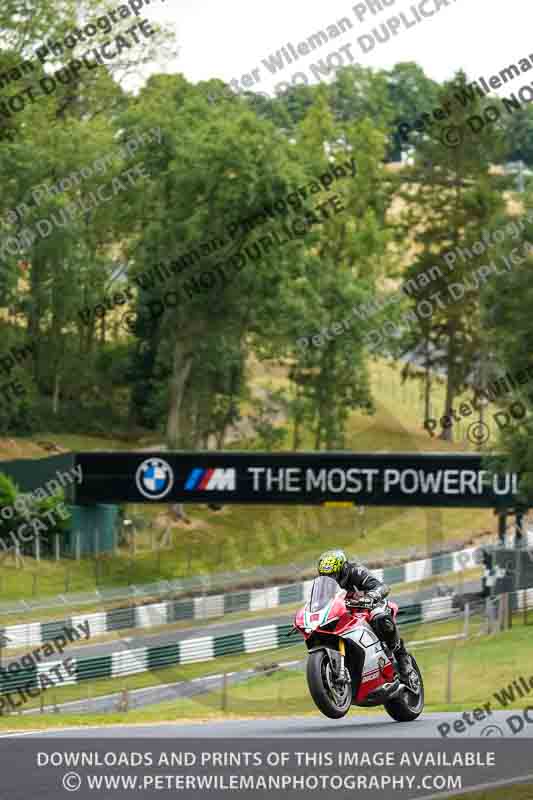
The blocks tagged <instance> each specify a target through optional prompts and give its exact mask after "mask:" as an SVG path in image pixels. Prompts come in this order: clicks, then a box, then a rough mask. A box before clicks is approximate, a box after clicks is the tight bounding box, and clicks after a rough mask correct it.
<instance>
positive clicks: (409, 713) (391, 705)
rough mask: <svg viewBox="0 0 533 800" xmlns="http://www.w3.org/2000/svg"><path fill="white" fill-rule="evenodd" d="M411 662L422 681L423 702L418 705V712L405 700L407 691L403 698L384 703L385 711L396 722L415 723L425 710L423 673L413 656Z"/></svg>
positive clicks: (404, 692) (403, 693)
mask: <svg viewBox="0 0 533 800" xmlns="http://www.w3.org/2000/svg"><path fill="white" fill-rule="evenodd" d="M411 662H412V664H413V667H414V669H415V670H416V672H417V674H418V678H419V680H420V693H421V695H422V699H421V702H419V703H418V704H417V709H418V710H416V711H415V710H413V709H412V708H410V707H409V704H408V703H407V701H406V700H405V697H406V695H407V691H406V690H404V691H403V692H402V697H401V698H397V699H395V700H389V702H388V703H384V706H385V711H386V712H387V714H388V715H389V716H390V717H392V718H393V719H394V720H396V722H413V720H415V719H417V718H418V717H419V716H420V714H421V713H422V711H423V710H424V681H423V679H422V673H421V672H420V669H419V668H418V664H417V663H416V661H415V659H414V658H413V656H411Z"/></svg>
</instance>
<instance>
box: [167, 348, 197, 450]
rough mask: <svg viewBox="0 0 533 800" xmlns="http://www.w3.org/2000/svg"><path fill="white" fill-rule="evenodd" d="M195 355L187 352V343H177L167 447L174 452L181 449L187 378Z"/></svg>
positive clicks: (171, 388) (168, 418) (171, 381)
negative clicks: (183, 404) (182, 414)
mask: <svg viewBox="0 0 533 800" xmlns="http://www.w3.org/2000/svg"><path fill="white" fill-rule="evenodd" d="M192 359H193V355H192V353H190V352H187V347H186V345H185V343H184V342H183V341H181V340H178V341H176V344H175V347H174V363H173V367H172V378H171V380H170V396H169V409H168V417H167V445H168V447H169V449H171V450H173V449H176V448H178V447H179V445H180V439H181V426H180V419H181V405H182V402H183V396H184V393H185V385H186V383H187V378H188V377H189V374H190V372H191V367H192Z"/></svg>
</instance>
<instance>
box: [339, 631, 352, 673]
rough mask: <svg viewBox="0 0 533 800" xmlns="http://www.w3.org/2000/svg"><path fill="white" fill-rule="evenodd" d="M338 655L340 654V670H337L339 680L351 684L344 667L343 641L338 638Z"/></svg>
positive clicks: (344, 650)
mask: <svg viewBox="0 0 533 800" xmlns="http://www.w3.org/2000/svg"><path fill="white" fill-rule="evenodd" d="M339 653H340V661H341V664H340V670H339V680H341V681H346V682H347V683H351V678H350V673H349V672H348V670H347V669H346V667H345V665H344V656H345V654H346V649H345V646H344V639H341V637H340V636H339Z"/></svg>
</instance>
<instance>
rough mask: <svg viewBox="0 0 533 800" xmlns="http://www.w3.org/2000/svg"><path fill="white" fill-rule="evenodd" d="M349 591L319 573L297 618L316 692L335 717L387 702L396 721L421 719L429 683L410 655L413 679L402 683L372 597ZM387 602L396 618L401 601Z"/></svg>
mask: <svg viewBox="0 0 533 800" xmlns="http://www.w3.org/2000/svg"><path fill="white" fill-rule="evenodd" d="M344 595H345V593H344V592H342V591H341V590H340V589H339V586H338V584H337V582H336V581H334V580H333V579H332V578H328V577H325V576H321V577H319V578H315V580H314V581H313V586H312V589H311V597H310V599H309V602H308V603H306V604H305V606H304V607H303V608H301V609H300V611H298V613H297V614H296V617H295V620H294V628H295V629H297V630H298V631H300V633H302V634H303V636H304V639H305V643H306V646H307V649H308V651H309V659H308V661H307V683H308V686H309V691H310V692H311V697H312V698H313V700H314V701H315V703H316V705H317V707H318V708H319V709H320V711H321V712H322V713H323V714H325V715H326V717H331V718H332V719H339V718H340V717H344V716H345V714H347V713H348V710H349V708H350V706H351V705H355V706H361V707H364V708H368V707H371V706H380V705H383V706H384V707H385V710H386V711H387V713H388V714H390V716H391V717H392V718H393V719H395V720H396V721H397V722H410V721H412V720H414V719H416V718H417V717H418V716H419V715H420V714H421V713H422V710H423V708H424V684H423V681H422V675H421V673H420V670H419V668H418V665H417V663H416V661H415V659H414V658H413V656H410V658H411V663H412V670H411V672H410V674H409V680H408V682H407V683H404V682H402V681H401V680H400V678H399V673H398V669H397V664H396V659H395V657H394V655H393V654H392V653H391V652H390V651H389V650H388V648H387V647H386V645H385V646H384V645H383V644H382V642H380V640H379V639H378V638H377V636H376V634H375V633H374V631H373V630H372V627H371V626H370V624H369V619H370V616H371V613H372V608H373V606H374V603H373V601H372V600H370V599H369V598H368V597H366V596H365V595H364V594H363V595H362V594H360V593H348V594H346V596H344ZM388 605H389V608H390V609H391V611H392V614H393V617H394V619H396V615H397V613H398V606H397V605H396V604H395V603H391V602H389V604H388Z"/></svg>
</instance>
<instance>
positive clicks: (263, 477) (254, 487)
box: [76, 452, 518, 508]
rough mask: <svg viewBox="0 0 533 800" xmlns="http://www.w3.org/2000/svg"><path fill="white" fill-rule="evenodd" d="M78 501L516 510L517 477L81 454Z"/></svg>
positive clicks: (463, 468)
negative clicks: (349, 504)
mask: <svg viewBox="0 0 533 800" xmlns="http://www.w3.org/2000/svg"><path fill="white" fill-rule="evenodd" d="M76 465H80V466H81V468H82V472H83V479H82V483H81V485H79V486H77V488H76V502H77V503H80V504H85V503H107V502H109V503H116V502H134V503H143V502H145V503H149V502H160V503H161V502H164V503H218V504H224V505H228V504H234V503H242V504H251V503H255V504H262V505H268V504H276V505H293V504H298V505H320V504H323V503H326V502H350V503H355V504H357V505H375V506H441V507H449V506H453V507H469V508H472V507H474V508H475V507H479V508H483V507H489V508H490V507H494V508H505V507H510V506H513V505H514V503H515V494H516V492H517V487H518V475H517V473H504V474H501V475H493V476H492V475H491V474H490V473H489V472H488V470H486V469H484V468H483V466H482V459H481V457H480V456H477V455H470V454H462V453H459V454H456V453H443V454H440V453H439V454H435V453H430V454H419V453H395V454H376V453H346V452H343V453H248V452H247V453H233V452H217V453H209V452H201V453H189V452H187V453H185V452H172V453H151V454H148V453H131V452H129V453H94V452H92V453H78V454H77V455H76Z"/></svg>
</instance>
